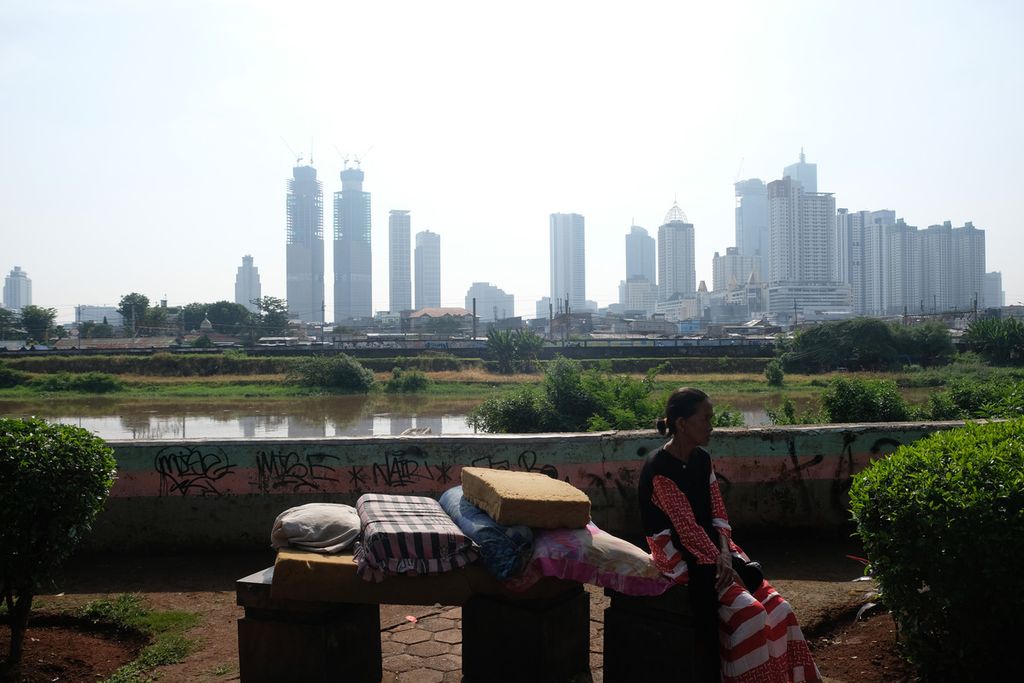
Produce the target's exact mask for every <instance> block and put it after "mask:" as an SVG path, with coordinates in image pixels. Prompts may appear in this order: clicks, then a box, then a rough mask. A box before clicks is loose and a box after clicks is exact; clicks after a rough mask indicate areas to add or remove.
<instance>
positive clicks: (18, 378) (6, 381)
mask: <svg viewBox="0 0 1024 683" xmlns="http://www.w3.org/2000/svg"><path fill="white" fill-rule="evenodd" d="M27 381H28V375H26V374H25V373H24V372H19V371H17V370H13V369H11V368H9V367H7V366H6V365H0V389H9V388H10V387H16V386H18V385H19V384H24V383H25V382H27Z"/></svg>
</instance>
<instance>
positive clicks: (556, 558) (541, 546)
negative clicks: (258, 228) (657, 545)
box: [506, 522, 672, 595]
mask: <svg viewBox="0 0 1024 683" xmlns="http://www.w3.org/2000/svg"><path fill="white" fill-rule="evenodd" d="M542 576H554V577H557V578H559V579H568V580H571V581H579V582H580V583H592V584H594V585H597V586H602V587H604V588H611V589H612V590H614V591H617V592H619V593H623V594H625V595H661V594H662V593H664V592H665V591H667V590H668V589H669V588H670V587H671V586H672V582H671V581H670V580H668V579H667V578H665V577H664V576H663V575H662V574H661V572H660V571H658V568H657V567H656V566H655V564H654V561H653V560H652V559H651V555H650V553H647V552H645V551H643V550H641V549H640V548H638V547H636V546H635V545H633V544H632V543H630V542H629V541H625V540H623V539H621V538H618V537H616V536H613V535H611V534H609V533H605V532H604V531H601V529H599V528H597V526H596V525H595V524H594V523H593V522H591V523H589V524H587V526H586V528H584V529H543V530H541V529H537V530H535V531H534V535H533V557H532V559H531V560H530V564H529V565H528V566H527V568H526V570H525V571H524V572H523V573H522V575H521V576H520V577H518V578H515V579H511V580H510V581H508V582H506V586H507V587H509V588H510V589H512V590H526V589H527V588H529V587H530V586H532V585H533V584H534V583H536V582H537V581H538V580H540V578H541V577H542Z"/></svg>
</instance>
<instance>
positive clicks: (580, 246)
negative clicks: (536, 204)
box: [549, 213, 587, 313]
mask: <svg viewBox="0 0 1024 683" xmlns="http://www.w3.org/2000/svg"><path fill="white" fill-rule="evenodd" d="M549 226H550V238H551V239H550V258H551V261H550V263H551V300H552V301H554V302H555V308H556V313H557V312H558V310H561V309H560V308H559V306H561V307H564V306H565V300H566V299H568V300H569V307H570V309H571V310H574V311H582V310H583V309H584V308H585V306H586V302H587V296H586V294H587V293H586V287H587V266H586V245H585V241H584V240H585V238H584V221H583V216H581V215H580V214H578V213H553V214H551V217H550V221H549Z"/></svg>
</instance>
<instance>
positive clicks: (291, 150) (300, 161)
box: [280, 135, 313, 166]
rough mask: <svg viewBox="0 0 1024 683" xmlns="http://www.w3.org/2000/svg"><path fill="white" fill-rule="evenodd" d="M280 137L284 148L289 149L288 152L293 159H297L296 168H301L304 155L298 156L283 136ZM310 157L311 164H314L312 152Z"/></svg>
mask: <svg viewBox="0 0 1024 683" xmlns="http://www.w3.org/2000/svg"><path fill="white" fill-rule="evenodd" d="M280 137H281V142H283V143H284V146H285V147H287V148H288V151H289V152H291V153H292V156H293V157H295V165H296V166H301V165H302V155H301V154H296V152H295V150H294V149H292V146H291V145H289V144H288V141H287V140H285V139H284V136H283V135H282V136H280ZM310 146H312V143H311V144H310ZM309 157H310V158H309V161H310V163H312V162H313V153H312V152H310V155H309Z"/></svg>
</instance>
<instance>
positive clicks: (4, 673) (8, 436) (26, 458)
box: [0, 419, 117, 681]
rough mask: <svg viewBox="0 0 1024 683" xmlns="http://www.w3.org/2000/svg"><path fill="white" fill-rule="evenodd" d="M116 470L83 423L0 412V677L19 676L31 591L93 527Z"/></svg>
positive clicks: (109, 454)
mask: <svg viewBox="0 0 1024 683" xmlns="http://www.w3.org/2000/svg"><path fill="white" fill-rule="evenodd" d="M116 472H117V463H116V461H115V460H114V452H113V451H112V450H111V449H110V448H109V447H108V446H107V445H106V444H105V443H104V442H103V441H102V440H101V439H99V438H97V437H95V436H93V435H92V434H90V433H89V432H88V431H87V430H85V429H81V428H80V427H72V426H70V425H61V424H53V425H51V424H48V423H46V422H44V421H42V420H37V419H29V420H10V419H0V500H2V501H3V505H0V599H2V600H3V602H4V604H5V606H6V607H7V619H5V621H6V622H7V623H8V624H9V625H10V629H11V639H10V647H9V648H8V653H7V658H6V659H5V660H3V661H0V680H5V681H6V680H20V679H19V678H18V675H17V674H18V668H19V666H20V664H21V656H22V652H23V644H24V640H25V628H26V626H27V624H28V617H29V613H30V612H31V610H32V599H33V597H35V594H36V592H37V591H38V590H39V588H40V587H41V586H43V585H45V582H46V581H47V580H50V579H52V576H53V573H54V571H55V570H56V569H57V567H58V566H59V565H60V564H61V562H62V561H63V560H65V559H66V558H67V557H68V556H69V555H70V554H71V552H72V551H73V550H74V549H75V546H76V545H77V544H78V542H79V541H80V540H81V539H82V537H83V536H85V535H86V534H87V533H88V531H89V529H90V528H91V526H92V521H93V519H95V517H96V515H97V513H98V512H99V511H100V509H101V508H102V507H103V503H104V501H106V498H107V494H108V493H109V492H110V487H111V486H112V485H113V483H114V475H115V474H116Z"/></svg>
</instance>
